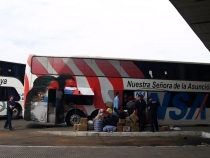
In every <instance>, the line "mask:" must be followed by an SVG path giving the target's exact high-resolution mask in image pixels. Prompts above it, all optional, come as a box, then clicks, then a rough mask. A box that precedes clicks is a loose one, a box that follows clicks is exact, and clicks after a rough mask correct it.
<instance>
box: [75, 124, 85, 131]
mask: <svg viewBox="0 0 210 158" xmlns="http://www.w3.org/2000/svg"><path fill="white" fill-rule="evenodd" d="M77 130H78V131H87V125H84V124H78V125H77Z"/></svg>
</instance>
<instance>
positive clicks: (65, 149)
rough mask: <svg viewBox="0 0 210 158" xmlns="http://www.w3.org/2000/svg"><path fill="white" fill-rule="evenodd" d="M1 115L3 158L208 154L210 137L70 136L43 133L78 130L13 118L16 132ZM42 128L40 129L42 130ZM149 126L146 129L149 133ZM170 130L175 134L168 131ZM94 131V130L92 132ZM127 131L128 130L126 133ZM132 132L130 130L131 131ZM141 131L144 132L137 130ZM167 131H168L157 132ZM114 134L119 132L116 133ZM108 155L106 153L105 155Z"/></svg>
mask: <svg viewBox="0 0 210 158" xmlns="http://www.w3.org/2000/svg"><path fill="white" fill-rule="evenodd" d="M5 121H6V119H5V118H0V127H2V128H0V153H1V154H0V157H58V156H59V157H61V156H62V157H67V156H71V157H93V158H94V157H99V156H100V157H105V156H106V157H107V156H108V157H110V158H111V157H119V156H121V157H122V156H123V157H125V156H129V157H131V156H132V157H137V156H138V157H139V155H143V156H144V157H147V156H148V157H156V158H157V157H183V156H185V157H186V155H188V156H189V157H190V156H191V157H198V156H202V157H207V156H208V157H209V154H208V153H209V144H210V139H209V138H203V137H201V136H199V135H187V136H186V137H182V136H152V137H148V136H147V137H145V136H137V137H136V136H119V135H118V136H112V137H108V136H92V137H90V136H68V135H54V134H47V133H43V132H49V131H51V132H53V131H54V132H56V131H62V132H64V133H68V132H75V131H74V129H73V127H67V126H66V125H64V124H62V125H56V126H55V125H53V124H39V123H34V122H30V121H29V122H28V121H25V120H22V119H18V120H13V121H12V123H13V127H14V128H15V129H14V131H10V130H9V129H4V128H3V125H4V123H5ZM180 128H181V129H182V132H186V131H194V132H195V133H196V131H197V133H198V132H199V131H204V132H210V127H209V126H191V127H180ZM40 131H41V132H40ZM148 131H149V127H147V128H146V131H145V132H146V133H151V132H148ZM169 132H170V133H173V132H171V131H169ZM90 133H91V132H90ZM123 133H126V132H123ZM128 133H129V132H128ZM137 133H139V134H142V133H144V132H137ZM155 133H165V131H161V130H160V132H155ZM115 134H120V133H119V132H115ZM104 155H105V156H104Z"/></svg>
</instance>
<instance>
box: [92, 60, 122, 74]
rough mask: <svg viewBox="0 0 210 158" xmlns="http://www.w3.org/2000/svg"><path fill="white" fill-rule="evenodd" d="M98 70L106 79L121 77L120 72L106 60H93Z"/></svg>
mask: <svg viewBox="0 0 210 158" xmlns="http://www.w3.org/2000/svg"><path fill="white" fill-rule="evenodd" d="M95 62H96V64H97V65H98V67H99V69H100V70H101V71H102V72H103V74H104V75H105V76H107V77H112V76H114V77H121V75H120V72H119V71H118V70H117V69H116V68H115V67H114V66H113V65H112V64H111V63H110V62H109V61H108V60H95Z"/></svg>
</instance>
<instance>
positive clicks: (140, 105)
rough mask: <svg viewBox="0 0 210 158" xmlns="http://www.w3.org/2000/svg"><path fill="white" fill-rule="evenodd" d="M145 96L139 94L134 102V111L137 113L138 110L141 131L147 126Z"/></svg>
mask: <svg viewBox="0 0 210 158" xmlns="http://www.w3.org/2000/svg"><path fill="white" fill-rule="evenodd" d="M143 98H144V96H143V95H138V97H137V100H136V102H135V103H134V112H135V113H136V110H137V116H138V117H139V127H140V128H141V131H143V130H144V128H145V126H146V122H145V110H146V102H145V100H144V99H143Z"/></svg>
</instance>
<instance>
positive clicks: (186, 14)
mask: <svg viewBox="0 0 210 158" xmlns="http://www.w3.org/2000/svg"><path fill="white" fill-rule="evenodd" d="M170 1H171V3H172V4H173V6H174V7H175V8H176V9H177V11H178V12H179V13H180V14H181V16H182V17H183V18H184V19H185V21H186V22H187V23H188V25H189V26H190V27H191V28H192V30H193V31H194V32H195V33H196V34H197V36H198V37H199V38H200V40H201V41H202V42H203V44H204V45H205V46H206V48H207V49H208V50H209V51H210V0H170Z"/></svg>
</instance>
